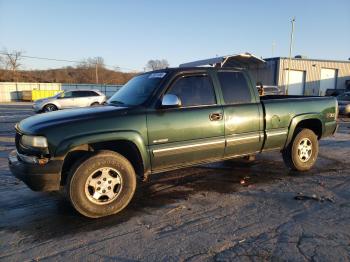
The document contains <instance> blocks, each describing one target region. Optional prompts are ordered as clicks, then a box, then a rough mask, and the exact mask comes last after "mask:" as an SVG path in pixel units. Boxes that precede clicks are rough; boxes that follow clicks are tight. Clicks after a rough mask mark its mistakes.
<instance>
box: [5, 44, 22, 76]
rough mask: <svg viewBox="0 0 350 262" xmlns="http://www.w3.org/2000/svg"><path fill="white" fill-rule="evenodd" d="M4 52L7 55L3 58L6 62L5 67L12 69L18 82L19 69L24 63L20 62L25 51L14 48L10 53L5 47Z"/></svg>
mask: <svg viewBox="0 0 350 262" xmlns="http://www.w3.org/2000/svg"><path fill="white" fill-rule="evenodd" d="M2 54H3V55H4V56H5V57H4V58H3V63H4V64H5V69H7V70H11V72H12V77H13V80H14V81H16V82H17V81H18V79H17V70H18V69H19V68H20V66H21V65H22V64H21V63H20V60H21V58H22V54H23V52H22V51H16V50H14V51H12V52H11V53H10V52H8V51H7V50H6V49H5V50H3V51H2Z"/></svg>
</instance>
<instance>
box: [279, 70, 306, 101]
mask: <svg viewBox="0 0 350 262" xmlns="http://www.w3.org/2000/svg"><path fill="white" fill-rule="evenodd" d="M284 79H285V83H286V85H287V82H288V70H285V71H284ZM304 86H305V72H304V71H297V70H290V71H289V86H288V95H303V94H304Z"/></svg>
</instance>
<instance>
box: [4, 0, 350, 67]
mask: <svg viewBox="0 0 350 262" xmlns="http://www.w3.org/2000/svg"><path fill="white" fill-rule="evenodd" d="M349 12H350V1H349V0H335V1H329V0H328V1H326V0H302V1H301V0H294V1H282V0H280V1H279V0H268V1H262V0H244V1H243V0H242V1H233V0H231V1H218V0H217V1H214V0H213V1H203V0H193V1H191V0H174V1H164V0H163V1H157V0H152V1H151V0H150V1H133V0H128V1H126V0H125V1H107V0H105V1H103V0H100V1H97V0H96V1H90V0H75V1H73V0H66V1H64V0H60V1H59V0H56V1H53V0H51V1H50V0H47V1H37V0H26V1H25V0H23V1H18V0H0V49H3V48H7V49H8V50H9V51H12V50H22V51H24V52H25V54H26V55H28V56H39V57H49V58H58V59H68V60H81V59H83V58H87V57H94V56H101V57H103V58H104V59H105V63H106V64H108V65H112V66H119V67H121V68H122V69H125V70H126V69H136V70H142V69H143V67H144V66H145V64H146V63H147V61H148V60H149V59H157V58H158V59H163V58H164V59H167V60H168V61H169V63H170V65H171V66H178V65H179V64H180V63H183V62H188V61H192V60H197V59H204V58H209V57H215V56H216V55H226V54H235V53H240V52H250V53H253V54H255V55H257V56H259V57H260V56H262V57H265V58H266V57H271V56H288V50H289V37H290V30H291V23H290V20H291V18H292V17H293V16H295V17H296V24H295V45H294V51H293V55H297V54H301V55H305V56H307V57H310V58H319V59H321V58H326V59H338V60H347V59H348V58H349V57H350V15H349V14H350V13H349ZM273 43H274V48H273ZM23 64H24V68H25V69H30V68H33V69H39V68H55V67H62V66H66V65H74V63H66V62H53V61H41V60H34V59H25V60H23Z"/></svg>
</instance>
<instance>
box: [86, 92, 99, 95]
mask: <svg viewBox="0 0 350 262" xmlns="http://www.w3.org/2000/svg"><path fill="white" fill-rule="evenodd" d="M88 93H89V94H88V96H99V94H98V93H96V92H95V91H88Z"/></svg>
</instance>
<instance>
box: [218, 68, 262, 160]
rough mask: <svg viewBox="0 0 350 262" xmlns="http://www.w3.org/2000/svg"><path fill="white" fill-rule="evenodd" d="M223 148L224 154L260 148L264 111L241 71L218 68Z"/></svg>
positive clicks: (250, 151)
mask: <svg viewBox="0 0 350 262" xmlns="http://www.w3.org/2000/svg"><path fill="white" fill-rule="evenodd" d="M217 77H218V82H219V83H220V86H221V92H222V98H223V109H224V120H225V138H226V148H225V157H231V156H236V155H245V154H250V153H254V152H257V151H260V150H261V148H262V144H263V139H264V132H263V118H262V116H263V114H262V107H261V105H260V101H258V102H257V101H256V97H255V94H254V92H253V90H252V88H251V87H250V82H249V81H248V78H247V77H246V76H245V75H244V73H242V72H241V71H232V70H219V71H218V72H217Z"/></svg>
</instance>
